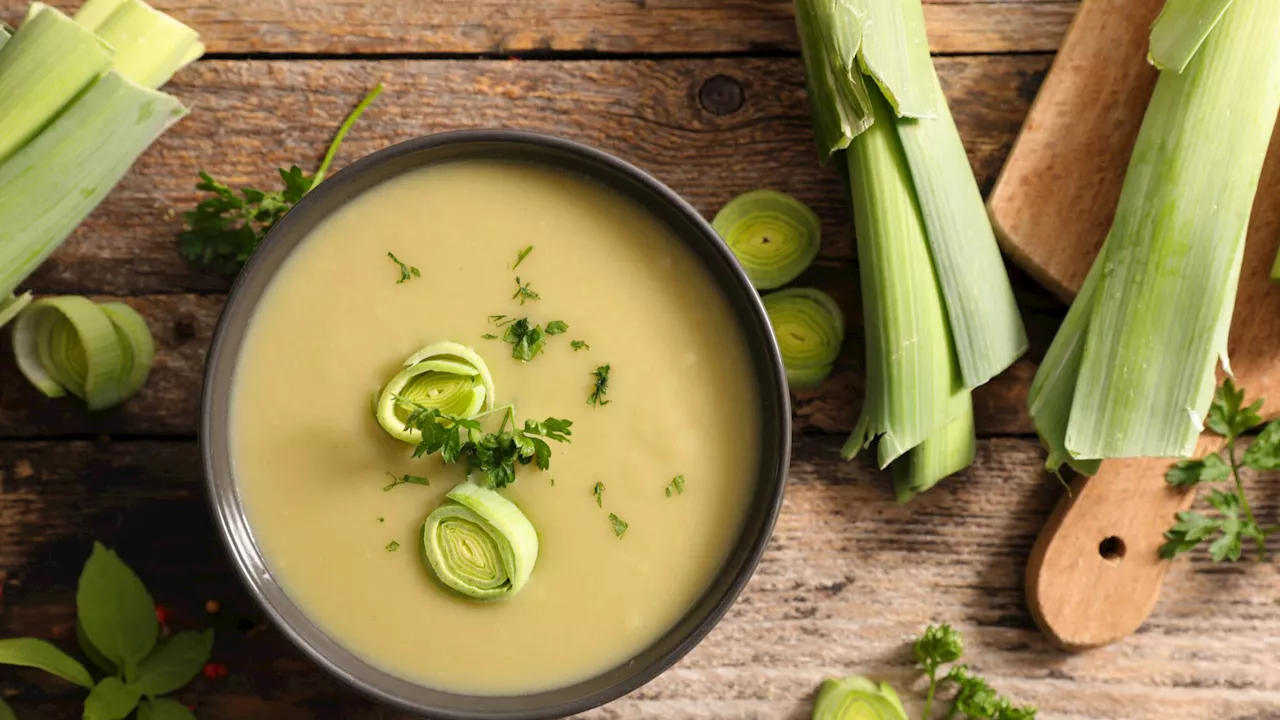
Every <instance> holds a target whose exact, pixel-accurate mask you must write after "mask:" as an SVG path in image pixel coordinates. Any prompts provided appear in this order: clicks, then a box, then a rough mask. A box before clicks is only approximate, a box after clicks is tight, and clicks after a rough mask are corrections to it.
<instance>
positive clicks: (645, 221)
mask: <svg viewBox="0 0 1280 720" xmlns="http://www.w3.org/2000/svg"><path fill="white" fill-rule="evenodd" d="M527 245H533V246H534V250H533V252H532V253H530V254H529V256H528V257H527V258H526V259H525V260H524V262H523V263H522V264H521V265H520V267H519V268H518V269H516V270H512V268H511V266H512V265H513V264H514V263H515V260H516V256H517V252H518V251H519V250H520V249H521V248H523V247H525V246H527ZM388 251H391V252H394V253H395V254H396V256H397V257H398V258H399V259H400V260H402V261H404V262H405V263H407V264H410V265H413V266H416V267H417V268H419V269H420V270H421V273H422V275H421V277H418V278H414V279H412V280H410V281H408V282H405V283H403V284H397V283H396V280H397V279H398V278H399V271H398V269H397V267H396V265H395V264H394V263H393V262H392V261H391V260H390V259H389V258H388V257H387V252H388ZM517 275H519V277H520V278H521V280H522V281H524V282H529V283H531V287H532V289H533V290H535V291H536V292H538V293H540V294H541V299H540V300H537V301H529V302H528V303H527V304H525V305H524V306H523V307H522V306H521V305H520V304H519V303H518V302H517V301H516V300H513V299H512V294H513V293H514V292H515V289H516V280H515V278H516V276H517ZM493 314H505V315H510V316H517V317H519V316H525V315H527V316H529V317H530V318H531V319H532V320H534V321H537V322H539V323H541V324H544V325H545V324H546V323H547V322H548V321H551V320H563V321H565V322H567V323H568V324H569V328H570V329H569V331H568V332H567V333H566V334H563V335H559V336H555V337H552V338H550V340H549V341H548V343H547V346H546V350H545V352H544V353H543V354H542V355H540V356H538V357H536V358H535V359H534V360H533V361H532V362H529V363H527V364H522V363H520V362H518V361H516V360H514V359H512V357H511V346H510V345H507V344H505V343H503V342H501V341H498V340H484V339H481V335H483V334H485V333H487V332H490V331H492V330H493V329H494V328H493V327H492V326H491V325H489V324H488V320H487V317H488V316H489V315H493ZM498 332H499V333H500V332H501V331H498ZM578 339H580V340H584V341H586V342H587V343H589V345H590V349H589V350H582V351H579V352H575V351H573V350H572V349H571V348H570V341H571V340H578ZM440 340H455V341H458V342H461V343H463V344H467V345H471V346H473V347H474V348H476V350H477V351H478V352H480V353H481V354H482V355H483V356H484V358H485V360H486V361H487V363H488V366H489V368H490V370H491V371H492V373H493V378H494V381H495V384H496V388H497V396H498V400H499V403H500V404H506V403H515V406H516V412H517V415H518V417H519V418H526V417H532V418H538V419H542V418H546V417H548V416H554V417H561V418H567V419H570V420H572V421H573V438H572V439H573V443H572V444H571V445H556V444H554V443H553V446H554V447H553V451H554V454H553V457H552V462H551V469H550V470H549V471H546V472H541V471H538V470H537V469H536V468H535V467H534V466H528V467H521V468H520V469H519V471H518V473H517V477H518V480H517V482H515V483H514V484H513V485H512V486H511V487H509V488H508V489H507V490H505V491H504V492H505V493H506V495H507V496H508V497H509V498H510V499H512V500H513V501H515V502H516V503H517V504H518V505H519V506H520V507H521V508H522V509H523V510H524V512H525V514H526V515H527V516H528V517H529V519H530V521H531V522H532V523H533V525H534V527H536V528H537V531H538V536H539V540H540V554H539V557H538V562H537V565H536V567H535V569H534V571H533V576H532V578H531V579H530V582H529V584H528V585H527V586H526V587H525V589H524V590H523V591H522V592H521V593H519V594H518V595H516V596H515V597H513V598H511V599H509V600H507V601H504V602H497V603H481V602H476V601H473V600H467V599H462V598H459V597H457V596H454V595H452V594H450V593H449V592H448V591H446V590H445V589H443V587H442V586H441V585H439V584H438V583H436V582H435V581H434V580H433V579H432V578H431V577H430V576H429V574H428V572H427V570H425V569H424V567H423V565H422V563H421V560H420V552H419V548H420V543H421V527H422V523H423V520H424V518H425V517H426V515H427V514H428V513H429V512H430V511H431V510H432V509H433V508H434V507H436V505H438V504H439V503H440V501H441V498H442V496H443V494H444V493H445V492H447V491H448V490H449V488H451V487H452V486H453V485H454V484H456V483H458V482H459V481H461V480H462V479H463V477H462V474H461V472H460V470H459V469H458V468H457V466H451V467H449V468H443V467H442V466H441V465H440V463H439V462H438V460H437V459H434V458H433V459H428V460H414V459H411V457H410V451H411V446H409V445H406V444H403V443H400V442H397V441H395V440H393V439H392V438H390V437H389V436H388V435H386V434H385V433H384V432H383V431H382V430H381V429H380V427H379V426H378V424H377V423H376V422H375V421H374V419H373V416H372V414H371V410H370V394H371V392H373V391H374V390H376V389H377V388H378V387H379V386H381V385H382V384H383V383H385V382H386V381H387V380H388V379H389V378H390V377H391V376H392V375H393V374H394V373H395V372H396V370H397V369H398V366H399V365H400V364H401V363H402V362H403V360H404V359H405V358H406V357H407V356H408V355H409V354H411V353H412V352H413V351H415V350H417V349H418V348H419V347H422V346H423V345H426V344H428V343H431V342H435V341H440ZM605 363H610V364H611V365H612V368H613V370H612V375H611V382H610V386H609V392H608V395H607V397H608V399H609V400H610V403H609V404H608V405H606V406H603V407H592V406H590V405H588V404H587V396H588V394H589V392H590V390H591V387H592V377H591V371H592V370H594V369H595V368H596V367H597V366H599V365H603V364H605ZM752 378H753V372H752V364H751V360H750V357H749V356H748V354H747V351H746V347H745V344H744V341H743V338H742V335H741V330H740V328H739V327H738V326H737V324H736V321H735V319H734V317H733V316H732V314H731V311H730V309H729V306H728V303H727V302H726V301H725V299H724V298H723V297H722V296H721V295H720V294H719V291H718V290H717V288H716V286H715V285H714V284H713V282H712V280H711V278H710V276H709V274H708V273H707V271H706V269H705V268H704V267H702V266H701V265H700V264H699V262H698V261H697V260H696V258H695V257H694V256H693V255H692V253H690V252H689V251H688V249H686V248H685V247H683V246H682V245H681V244H679V242H678V241H677V240H676V239H675V238H674V237H673V236H672V235H671V232H670V230H669V229H667V228H666V227H665V226H664V225H662V224H661V223H660V222H659V221H657V220H656V219H655V218H653V217H652V216H651V215H649V214H648V213H646V212H645V211H644V210H642V209H641V208H639V207H638V206H635V205H633V204H632V203H631V202H630V201H628V200H627V199H625V198H623V197H621V196H620V195H617V194H616V193H615V192H613V191H612V190H609V189H607V188H605V187H602V186H599V185H596V184H594V183H592V182H590V181H588V180H586V179H582V178H578V177H576V176H573V175H569V174H566V173H562V172H559V171H556V170H551V169H546V168H540V167H536V166H532V165H524V164H516V163H502V162H497V161H467V162H457V163H451V164H447V165H441V166H436V167H431V168H427V169H422V170H418V171H415V172H412V173H410V174H407V175H404V176H401V177H398V178H396V179H393V180H390V181H388V182H386V183H383V184H382V185H380V186H378V187H376V188H374V189H373V190H370V191H369V192H366V193H365V194H364V195H362V196H360V197H359V198H357V199H356V200H354V201H353V202H351V203H349V204H348V205H347V206H345V207H344V208H342V209H340V210H339V211H337V212H336V213H334V214H333V215H332V216H331V217H330V218H329V219H328V220H326V221H325V222H324V223H323V224H322V225H321V226H320V227H318V228H317V229H316V230H315V231H314V233H313V234H312V235H311V237H309V238H307V239H306V240H305V241H304V242H303V243H302V244H301V245H300V246H299V247H298V248H297V249H296V250H295V251H294V252H293V254H292V255H291V257H290V258H289V259H288V261H287V262H286V263H285V265H284V266H283V267H282V268H281V269H280V271H279V274H278V276H277V277H276V278H275V280H274V281H273V282H272V284H271V285H270V287H269V289H268V291H267V292H266V293H265V294H264V296H263V298H262V299H261V301H260V303H259V305H258V307H257V309H256V311H255V314H254V317H253V321H252V323H251V326H250V328H249V331H248V335H247V338H246V341H245V344H244V349H243V351H242V354H241V356H240V357H239V358H238V364H237V369H236V378H235V383H234V390H233V398H232V454H233V465H234V472H235V480H236V484H237V487H238V488H239V491H240V493H241V496H242V498H243V501H244V505H245V508H246V512H247V515H248V520H249V525H250V527H251V529H252V533H253V537H254V539H255V541H256V542H257V544H258V546H259V548H260V549H261V551H262V553H263V555H264V557H265V559H266V561H267V565H268V567H269V568H270V570H271V572H272V573H273V574H274V575H275V577H276V578H277V579H278V580H279V581H280V583H281V584H282V585H283V587H284V588H285V590H286V592H288V594H289V595H290V597H292V598H293V600H294V601H295V602H296V603H298V604H299V606H300V607H301V608H302V609H303V610H304V611H305V612H306V613H307V614H308V615H309V616H310V617H311V618H312V619H313V620H315V621H316V622H317V624H318V625H319V626H320V627H322V628H323V629H324V630H325V631H326V632H327V633H328V634H330V635H331V636H332V637H333V638H334V639H336V640H337V641H338V642H340V643H342V644H343V645H344V646H346V647H347V648H349V649H350V650H352V651H353V652H355V653H356V654H358V655H360V656H361V657H363V658H364V659H366V660H367V661H369V662H370V663H372V664H374V665H377V666H379V667H382V668H384V669H386V670H387V671H389V672H391V673H394V674H396V675H399V676H402V677H404V678H407V679H409V680H412V681H415V682H419V683H422V684H424V685H429V686H433V687H437V688H442V689H447V690H453V691H460V692H470V693H478V694H504V695H505V694H516V693H523V692H529V691H536V690H545V689H550V688H554V687H559V686H564V685H567V684H570V683H572V682H575V681H578V680H582V679H585V678H588V677H590V676H592V675H595V674H598V673H600V672H603V671H605V670H608V669H609V668H611V667H614V666H617V665H619V664H621V663H624V662H626V661H627V660H629V659H630V658H631V657H632V656H634V655H635V654H636V653H637V652H639V651H640V650H642V649H643V648H644V647H646V646H647V645H649V644H650V643H652V642H654V641H655V640H657V639H658V638H659V637H660V636H661V635H662V634H663V633H664V632H665V631H666V630H667V629H669V628H670V627H671V626H672V625H673V624H674V623H675V622H676V621H677V620H678V619H679V618H680V617H681V615H682V614H683V613H685V612H686V611H687V610H689V609H690V607H691V606H692V604H693V603H694V601H695V600H696V599H697V597H698V596H699V595H700V594H701V593H702V592H703V590H704V589H705V588H706V587H707V585H708V584H709V583H710V581H711V579H712V578H713V577H714V575H715V574H716V572H717V571H718V569H719V567H720V566H721V565H722V563H723V562H724V560H725V558H726V555H727V553H728V552H729V550H730V548H731V547H732V545H733V544H734V542H735V539H736V537H737V535H738V533H739V531H740V527H741V525H742V522H743V518H744V515H745V511H746V508H747V506H748V504H749V503H750V500H751V497H752V494H753V492H754V489H755V485H756V477H757V471H758V465H759V449H758V434H759V427H760V417H759V412H760V411H759V400H758V395H757V390H756V386H755V383H754V382H753V379H752ZM388 472H390V473H394V474H396V475H400V474H402V473H412V474H416V475H426V476H428V477H429V478H430V481H431V485H430V487H420V486H412V485H407V486H399V487H396V488H394V489H393V490H391V491H386V492H384V490H383V487H384V486H385V485H386V484H387V483H389V482H390V478H389V477H388V475H387V473H388ZM680 474H683V475H684V477H685V478H686V480H687V484H686V486H685V492H684V494H683V495H674V496H672V497H667V495H666V493H665V488H666V487H667V485H668V483H669V482H670V481H671V480H672V478H673V477H674V476H676V475H680ZM553 478H554V483H553V480H552V479H553ZM596 482H602V483H604V485H605V491H604V495H603V505H604V507H603V508H601V507H597V506H596V500H595V499H594V498H593V496H592V488H593V486H594V485H595V483H596ZM610 512H613V513H616V514H617V515H618V516H619V517H621V518H622V519H624V520H625V521H626V522H627V523H629V524H630V529H628V530H627V531H626V533H625V535H624V536H623V537H622V538H618V537H616V536H615V535H614V530H613V527H612V525H611V523H610V521H609V519H608V515H609V513H610ZM392 541H396V542H398V543H399V544H400V547H399V549H398V550H395V551H388V550H387V549H386V546H387V545H388V543H390V542H392Z"/></svg>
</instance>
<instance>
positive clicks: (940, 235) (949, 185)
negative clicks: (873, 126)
mask: <svg viewBox="0 0 1280 720" xmlns="http://www.w3.org/2000/svg"><path fill="white" fill-rule="evenodd" d="M927 72H928V75H929V77H928V87H929V88H931V89H932V92H933V95H934V97H935V98H936V104H937V109H938V117H937V118H936V119H934V120H911V119H901V120H898V121H897V125H898V136H899V137H900V138H901V140H902V148H903V150H904V151H905V153H906V156H907V164H908V165H909V166H910V167H911V179H912V182H913V184H914V186H915V190H916V199H917V200H918V201H919V203H920V212H921V215H922V216H923V217H924V225H925V230H926V236H927V237H928V238H929V249H930V251H931V252H932V255H933V265H934V269H935V270H936V271H937V273H938V281H939V282H940V283H941V284H942V295H943V298H944V299H945V300H946V304H947V318H948V320H949V324H950V327H951V336H952V341H953V342H954V343H955V349H956V356H957V358H958V359H959V361H960V373H961V375H962V376H963V378H964V385H965V387H967V388H975V387H978V386H979V385H982V384H983V383H985V382H986V381H988V380H990V379H991V378H993V377H995V376H996V375H997V374H999V373H1000V372H1001V371H1003V370H1004V369H1005V368H1007V367H1009V366H1010V365H1012V364H1013V362H1014V361H1015V360H1017V359H1018V357H1019V356H1021V355H1022V353H1024V352H1026V349H1027V333H1026V330H1025V329H1024V328H1023V325H1022V316H1021V315H1020V314H1019V313H1018V304H1017V301H1016V300H1015V299H1014V297H1013V287H1012V286H1011V285H1010V284H1009V274H1008V271H1007V270H1005V266H1004V260H1003V258H1002V257H1001V256H1000V248H999V246H998V245H997V244H996V237H995V233H994V232H993V231H992V230H991V220H990V218H989V216H988V215H987V210H986V206H985V205H983V202H982V193H981V192H979V190H978V183H977V181H976V180H974V177H973V169H972V168H971V167H970V166H969V156H968V155H967V154H966V153H965V151H964V145H963V144H962V143H961V141H960V132H959V131H958V130H957V129H956V123H955V120H954V119H952V117H951V110H950V108H948V107H947V99H946V97H945V96H944V95H943V94H942V85H941V84H939V82H938V76H937V73H935V72H934V71H933V66H932V65H930V66H929V68H928V69H927Z"/></svg>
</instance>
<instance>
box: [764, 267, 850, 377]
mask: <svg viewBox="0 0 1280 720" xmlns="http://www.w3.org/2000/svg"><path fill="white" fill-rule="evenodd" d="M763 302H764V310H765V313H766V314H768V316H769V325H770V326H771V327H772V328H773V335H774V338H776V339H777V341H778V351H779V353H781V355H782V366H783V368H784V369H785V370H786V372H787V385H788V386H790V387H791V389H792V390H808V389H811V388H815V387H818V386H819V385H821V384H822V381H823V380H826V379H827V376H828V375H830V374H831V368H832V366H833V364H834V363H835V361H836V356H837V355H839V354H840V343H841V342H842V341H843V340H844V313H842V312H840V306H839V305H837V304H836V301H835V300H833V299H831V296H830V295H827V294H826V293H824V292H822V291H821V290H814V289H812V288H790V289H787V290H779V291H778V292H775V293H770V294H768V295H765V296H764V298H763Z"/></svg>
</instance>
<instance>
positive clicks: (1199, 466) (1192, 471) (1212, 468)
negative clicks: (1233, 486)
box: [1164, 455, 1231, 488]
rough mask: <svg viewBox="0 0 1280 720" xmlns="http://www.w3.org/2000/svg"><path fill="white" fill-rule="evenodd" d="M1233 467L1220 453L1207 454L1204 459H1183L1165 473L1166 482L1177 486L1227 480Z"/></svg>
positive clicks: (1191, 485) (1184, 486)
mask: <svg viewBox="0 0 1280 720" xmlns="http://www.w3.org/2000/svg"><path fill="white" fill-rule="evenodd" d="M1230 475H1231V468H1230V466H1228V465H1227V463H1226V462H1224V461H1223V460H1222V457H1221V456H1219V455H1206V456H1205V457H1204V459H1202V460H1182V461H1180V462H1178V463H1176V464H1175V465H1174V466H1173V467H1172V468H1170V469H1169V471H1168V472H1167V473H1165V476H1164V479H1165V482H1167V483H1169V484H1170V485H1172V486H1173V487H1176V488H1189V487H1194V486H1195V485H1198V484H1199V483H1202V482H1217V481H1219V480H1226V479H1227V478H1228V477H1230Z"/></svg>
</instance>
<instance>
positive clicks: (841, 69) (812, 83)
mask: <svg viewBox="0 0 1280 720" xmlns="http://www.w3.org/2000/svg"><path fill="white" fill-rule="evenodd" d="M795 10H796V29H797V32H798V34H799V35H800V47H801V49H802V51H803V53H804V77H805V87H806V88H807V90H808V95H809V111H810V115H811V117H812V118H813V135H814V141H815V142H816V143H817V145H818V156H819V157H821V158H822V159H823V161H826V160H828V159H830V157H831V155H832V154H833V153H835V152H836V151H837V150H843V149H845V148H847V147H849V142H850V141H852V140H853V138H854V137H856V136H857V135H859V134H860V133H862V132H863V131H864V130H866V129H867V128H868V127H870V126H871V123H872V122H873V121H874V120H875V118H874V115H873V114H872V110H871V98H870V96H869V95H868V94H867V86H866V83H865V82H864V81H863V78H862V71H861V70H860V69H859V68H858V48H859V47H860V46H861V45H862V20H861V19H860V18H859V17H858V14H857V13H856V12H855V11H854V8H853V6H852V5H851V4H850V3H848V2H844V1H843V0H795Z"/></svg>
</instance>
